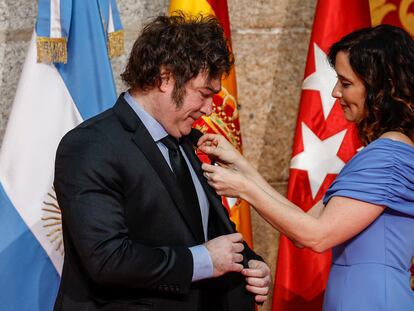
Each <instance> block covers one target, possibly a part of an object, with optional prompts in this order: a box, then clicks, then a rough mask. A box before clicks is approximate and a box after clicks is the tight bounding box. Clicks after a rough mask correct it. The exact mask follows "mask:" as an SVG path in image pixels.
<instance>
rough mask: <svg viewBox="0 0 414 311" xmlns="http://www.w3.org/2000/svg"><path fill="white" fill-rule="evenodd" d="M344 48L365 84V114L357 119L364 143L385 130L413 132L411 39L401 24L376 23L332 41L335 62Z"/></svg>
mask: <svg viewBox="0 0 414 311" xmlns="http://www.w3.org/2000/svg"><path fill="white" fill-rule="evenodd" d="M338 52H345V53H346V54H347V55H348V57H349V63H350V65H351V67H352V69H353V70H354V72H355V73H356V74H357V75H358V76H359V78H360V79H361V80H362V81H363V82H364V84H365V88H366V94H367V95H366V99H365V109H364V110H365V114H364V116H363V118H362V119H361V120H360V121H359V122H358V124H357V126H358V130H359V136H360V138H361V141H362V143H363V144H364V145H366V144H369V143H370V142H371V141H373V140H375V139H377V138H378V137H379V136H381V135H382V134H383V133H385V132H388V131H398V132H401V133H403V134H405V135H407V136H408V137H410V138H411V139H412V138H413V135H414V105H413V100H414V42H413V40H412V39H411V37H410V35H409V34H408V33H407V32H406V31H404V30H402V29H401V28H398V27H394V26H389V25H380V26H377V27H373V28H364V29H360V30H357V31H354V32H352V33H350V34H348V35H346V36H345V37H343V38H342V39H341V40H340V41H338V42H336V43H335V44H333V45H332V47H331V49H330V51H329V54H328V59H329V62H330V63H331V65H332V66H333V67H334V66H335V59H336V55H337V54H338Z"/></svg>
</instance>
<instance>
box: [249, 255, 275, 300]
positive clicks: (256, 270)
mask: <svg viewBox="0 0 414 311" xmlns="http://www.w3.org/2000/svg"><path fill="white" fill-rule="evenodd" d="M242 274H243V275H244V276H245V277H246V282H247V285H246V289H247V290H248V291H249V292H251V293H252V294H254V295H255V297H254V299H255V301H256V302H257V303H263V302H265V301H266V299H267V295H268V294H269V284H270V281H271V278H270V268H269V267H268V266H267V264H266V263H264V262H263V261H259V260H249V268H245V269H243V270H242Z"/></svg>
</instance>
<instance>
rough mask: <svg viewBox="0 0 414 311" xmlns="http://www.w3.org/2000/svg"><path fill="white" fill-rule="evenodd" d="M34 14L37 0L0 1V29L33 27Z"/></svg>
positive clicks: (35, 13)
mask: <svg viewBox="0 0 414 311" xmlns="http://www.w3.org/2000/svg"><path fill="white" fill-rule="evenodd" d="M36 16H37V1H35V0H2V1H0V31H2V30H11V29H24V28H30V29H33V28H34V22H35V19H36Z"/></svg>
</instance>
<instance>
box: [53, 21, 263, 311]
mask: <svg viewBox="0 0 414 311" xmlns="http://www.w3.org/2000/svg"><path fill="white" fill-rule="evenodd" d="M232 62H233V61H232V56H231V53H230V51H229V50H228V47H227V45H226V41H225V38H224V34H223V31H222V29H221V27H220V26H219V24H218V22H217V20H216V19H214V18H212V17H197V18H190V17H189V18H187V19H186V18H184V16H176V17H164V16H160V17H158V18H156V19H155V20H154V21H152V22H151V23H149V24H148V25H147V26H146V27H145V28H144V30H143V32H142V33H141V35H140V36H139V37H138V39H137V41H136V42H135V44H134V47H133V49H132V52H131V55H130V59H129V62H128V64H127V67H126V70H125V72H124V73H123V74H122V77H123V80H124V81H125V83H126V84H127V85H128V86H129V90H128V91H127V92H126V93H123V94H121V96H120V97H119V99H118V101H117V102H116V104H115V106H114V107H113V108H111V109H109V110H107V111H105V112H103V113H101V114H99V115H98V116H96V117H94V118H92V119H89V120H87V121H85V122H84V123H82V124H81V125H79V126H78V127H77V128H75V129H74V130H72V131H70V132H69V133H68V134H67V135H65V137H64V138H63V139H62V141H61V143H60V145H59V148H58V151H57V155H56V168H55V181H54V185H55V189H56V194H57V198H58V202H59V205H60V207H61V210H62V222H63V237H64V245H65V259H64V265H63V272H62V279H61V284H60V288H59V293H58V296H57V299H56V303H55V310H56V311H57V310H62V311H65V310H74V311H75V310H76V311H82V310H88V311H91V310H108V311H109V310H154V311H161V310H163V311H164V310H165V311H168V310H172V311H175V310H177V311H186V310H188V311H190V310H191V311H193V310H195V311H198V310H205V311H207V310H208V311H221V310H222V311H225V310H226V311H227V310H229V311H233V310H234V311H236V310H237V311H240V310H246V311H247V310H249V311H251V310H254V301H256V302H263V301H264V300H265V299H266V297H267V294H268V290H269V282H270V277H269V274H270V269H269V268H268V266H267V265H266V264H265V263H264V262H263V261H262V260H261V258H260V257H259V256H257V255H256V254H255V253H254V252H253V251H252V250H251V249H249V248H248V246H247V245H246V244H245V243H244V242H243V241H242V236H241V234H240V233H236V231H235V229H234V225H233V224H232V223H231V222H230V220H229V218H228V214H227V212H226V210H225V208H224V207H223V206H222V205H221V200H220V198H219V197H218V196H217V195H216V194H215V192H214V191H213V190H212V189H211V188H210V187H209V186H208V184H207V183H206V180H205V179H204V178H203V176H202V171H201V169H200V161H199V160H198V158H197V156H196V154H195V152H194V147H193V146H194V145H195V143H196V142H197V140H198V137H199V135H200V134H199V133H198V132H196V131H194V130H192V129H191V126H192V124H193V122H194V121H195V120H196V119H198V118H199V117H201V116H202V115H208V114H210V113H211V109H212V98H213V95H214V94H216V93H217V92H219V90H220V88H221V77H222V75H223V74H227V73H228V72H229V71H230V68H231V66H232Z"/></svg>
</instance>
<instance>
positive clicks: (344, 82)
mask: <svg viewBox="0 0 414 311" xmlns="http://www.w3.org/2000/svg"><path fill="white" fill-rule="evenodd" d="M335 71H336V73H337V76H338V80H337V81H336V84H335V87H334V88H333V90H332V96H333V97H335V98H337V99H338V100H339V103H340V104H341V107H342V110H343V111H344V114H345V119H347V120H348V121H350V122H356V123H358V122H359V121H361V119H362V118H363V116H364V106H365V98H366V89H365V85H364V82H363V81H362V80H361V79H360V78H359V77H358V76H357V75H356V73H355V72H354V71H353V70H352V67H351V65H350V64H349V58H348V54H347V53H345V52H342V51H341V52H338V54H336V58H335Z"/></svg>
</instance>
